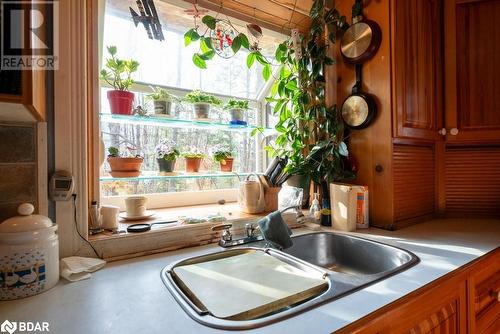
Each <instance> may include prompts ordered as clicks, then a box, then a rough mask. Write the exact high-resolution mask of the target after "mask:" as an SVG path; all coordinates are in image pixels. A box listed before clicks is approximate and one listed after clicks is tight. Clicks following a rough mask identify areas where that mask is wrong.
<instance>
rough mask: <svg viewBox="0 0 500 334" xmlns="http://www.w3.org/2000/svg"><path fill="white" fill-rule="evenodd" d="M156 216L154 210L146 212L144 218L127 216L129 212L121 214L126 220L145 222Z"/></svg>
mask: <svg viewBox="0 0 500 334" xmlns="http://www.w3.org/2000/svg"><path fill="white" fill-rule="evenodd" d="M154 214H155V212H154V211H152V210H146V212H144V215H142V216H127V212H120V218H121V219H124V220H143V219H146V218H150V217H152V216H153V215H154Z"/></svg>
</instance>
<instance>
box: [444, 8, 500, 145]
mask: <svg viewBox="0 0 500 334" xmlns="http://www.w3.org/2000/svg"><path fill="white" fill-rule="evenodd" d="M444 4H445V15H444V22H445V31H446V34H445V48H444V51H445V77H446V80H445V87H446V90H445V96H446V113H445V116H446V128H447V129H448V130H449V131H448V134H447V141H449V142H450V143H454V142H461V143H468V142H472V143H474V142H476V143H477V142H480V143H482V142H496V143H500V85H499V84H498V78H499V76H500V62H499V61H498V59H499V58H498V55H499V54H500V25H498V22H500V1H499V0H444ZM451 129H453V130H454V131H453V132H451Z"/></svg>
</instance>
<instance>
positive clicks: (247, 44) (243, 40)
mask: <svg viewBox="0 0 500 334" xmlns="http://www.w3.org/2000/svg"><path fill="white" fill-rule="evenodd" d="M238 37H239V38H240V41H241V46H242V47H244V48H245V49H247V50H248V49H250V42H249V41H248V37H247V35H245V34H243V33H240V34H239V35H238Z"/></svg>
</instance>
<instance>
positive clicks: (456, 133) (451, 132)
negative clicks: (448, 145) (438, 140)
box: [450, 128, 459, 136]
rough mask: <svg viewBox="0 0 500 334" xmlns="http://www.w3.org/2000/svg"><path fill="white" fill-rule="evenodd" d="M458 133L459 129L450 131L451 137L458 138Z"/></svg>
mask: <svg viewBox="0 0 500 334" xmlns="http://www.w3.org/2000/svg"><path fill="white" fill-rule="evenodd" d="M458 132H459V131H458V129H457V128H452V129H450V135H452V136H456V135H458Z"/></svg>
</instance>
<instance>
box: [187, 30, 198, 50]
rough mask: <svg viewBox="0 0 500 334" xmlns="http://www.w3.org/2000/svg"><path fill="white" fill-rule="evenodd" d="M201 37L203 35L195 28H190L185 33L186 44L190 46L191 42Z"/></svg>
mask: <svg viewBox="0 0 500 334" xmlns="http://www.w3.org/2000/svg"><path fill="white" fill-rule="evenodd" d="M200 37H201V36H200V35H199V34H198V32H197V31H196V30H195V29H194V28H192V29H189V30H188V31H187V32H186V33H185V34H184V46H188V45H189V44H191V42H194V41H197V40H199V39H200Z"/></svg>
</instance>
